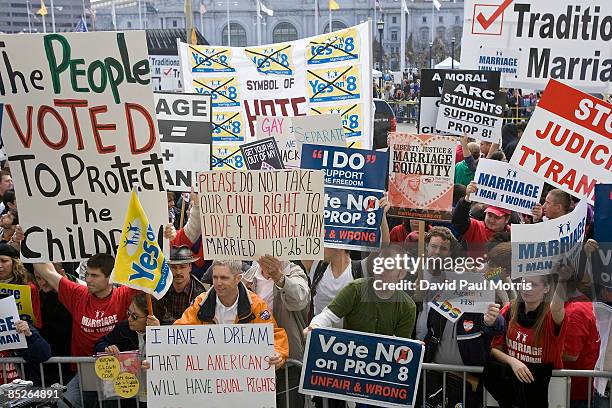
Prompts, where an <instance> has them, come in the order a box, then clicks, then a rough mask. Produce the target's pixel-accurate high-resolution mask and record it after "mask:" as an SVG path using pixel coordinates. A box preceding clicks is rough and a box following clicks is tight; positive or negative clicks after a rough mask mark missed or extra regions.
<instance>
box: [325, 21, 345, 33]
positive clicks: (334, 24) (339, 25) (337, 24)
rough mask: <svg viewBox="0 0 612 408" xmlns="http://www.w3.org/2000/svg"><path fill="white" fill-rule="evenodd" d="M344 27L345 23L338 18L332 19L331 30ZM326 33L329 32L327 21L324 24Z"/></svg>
mask: <svg viewBox="0 0 612 408" xmlns="http://www.w3.org/2000/svg"><path fill="white" fill-rule="evenodd" d="M345 28H346V24H344V23H343V22H342V21H339V20H332V31H338V30H344V29H345ZM324 32H326V33H329V23H327V25H326V26H325V31H324Z"/></svg>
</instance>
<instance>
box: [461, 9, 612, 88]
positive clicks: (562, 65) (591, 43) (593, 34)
mask: <svg viewBox="0 0 612 408" xmlns="http://www.w3.org/2000/svg"><path fill="white" fill-rule="evenodd" d="M464 7H465V18H464V24H463V36H462V37H461V67H462V68H469V69H481V70H494V71H500V72H502V86H503V87H505V88H529V89H543V88H544V87H545V86H546V83H547V82H548V80H549V79H551V78H555V79H559V80H563V81H564V82H566V83H567V84H568V85H571V86H573V87H576V88H578V89H583V90H586V91H590V92H599V93H604V92H606V89H607V90H608V91H607V92H611V91H612V30H611V29H610V27H611V25H612V2H610V1H603V2H602V1H600V0H579V1H575V0H515V1H512V0H503V1H502V0H466V1H465V2H464Z"/></svg>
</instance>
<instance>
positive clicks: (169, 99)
mask: <svg viewBox="0 0 612 408" xmlns="http://www.w3.org/2000/svg"><path fill="white" fill-rule="evenodd" d="M155 113H156V115H157V125H158V127H159V137H160V142H161V150H162V154H161V155H162V157H163V159H164V169H165V171H166V187H167V188H168V190H170V191H182V192H189V191H191V188H192V187H193V188H196V187H197V186H196V184H197V180H198V178H197V175H198V172H200V171H206V170H210V154H211V147H212V133H211V103H210V96H209V95H199V94H175V93H167V92H164V93H161V92H156V93H155Z"/></svg>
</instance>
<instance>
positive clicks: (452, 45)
mask: <svg viewBox="0 0 612 408" xmlns="http://www.w3.org/2000/svg"><path fill="white" fill-rule="evenodd" d="M451 69H455V37H453V38H451Z"/></svg>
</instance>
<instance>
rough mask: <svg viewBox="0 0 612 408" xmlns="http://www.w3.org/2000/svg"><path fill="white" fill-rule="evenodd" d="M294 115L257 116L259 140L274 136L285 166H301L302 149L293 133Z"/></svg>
mask: <svg viewBox="0 0 612 408" xmlns="http://www.w3.org/2000/svg"><path fill="white" fill-rule="evenodd" d="M292 119H293V118H292V117H284V116H257V127H256V129H255V136H256V137H257V139H258V140H262V139H266V138H269V137H272V138H274V140H276V143H277V145H278V149H279V150H280V154H281V159H282V161H283V164H284V166H285V168H288V169H297V168H300V150H299V149H298V146H297V141H296V140H295V136H294V135H293V121H292Z"/></svg>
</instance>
